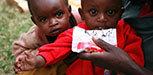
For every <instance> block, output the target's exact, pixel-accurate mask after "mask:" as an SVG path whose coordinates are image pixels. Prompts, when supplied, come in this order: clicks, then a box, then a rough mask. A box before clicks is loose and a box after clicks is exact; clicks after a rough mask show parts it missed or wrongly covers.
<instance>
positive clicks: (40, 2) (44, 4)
mask: <svg viewBox="0 0 153 75" xmlns="http://www.w3.org/2000/svg"><path fill="white" fill-rule="evenodd" d="M64 1H65V0H31V1H30V2H29V4H30V8H31V10H32V12H33V13H35V12H37V13H38V12H45V11H46V12H48V11H54V10H57V9H63V8H65V7H66V4H65V2H64Z"/></svg>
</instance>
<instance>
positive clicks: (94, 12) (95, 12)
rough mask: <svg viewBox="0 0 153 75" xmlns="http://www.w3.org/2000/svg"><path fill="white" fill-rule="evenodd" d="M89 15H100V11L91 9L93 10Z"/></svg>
mask: <svg viewBox="0 0 153 75" xmlns="http://www.w3.org/2000/svg"><path fill="white" fill-rule="evenodd" d="M89 13H90V14H91V15H96V14H97V13H98V11H97V10H96V9H91V10H90V11H89Z"/></svg>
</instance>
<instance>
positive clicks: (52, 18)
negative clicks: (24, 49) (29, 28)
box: [30, 0, 70, 36]
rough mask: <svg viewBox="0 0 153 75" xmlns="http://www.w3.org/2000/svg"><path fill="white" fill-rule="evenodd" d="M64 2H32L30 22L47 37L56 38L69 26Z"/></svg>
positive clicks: (60, 0) (36, 0)
mask: <svg viewBox="0 0 153 75" xmlns="http://www.w3.org/2000/svg"><path fill="white" fill-rule="evenodd" d="M64 1H65V0H32V1H31V3H30V4H31V12H32V20H33V21H34V22H35V24H36V25H37V26H38V27H39V28H40V30H41V31H42V32H44V33H45V34H46V35H48V36H57V35H58V34H60V33H61V32H63V31H64V30H66V29H67V28H68V27H70V25H69V16H70V12H69V9H68V6H67V5H66V4H65V2H64Z"/></svg>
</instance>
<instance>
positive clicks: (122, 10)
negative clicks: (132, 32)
mask: <svg viewBox="0 0 153 75" xmlns="http://www.w3.org/2000/svg"><path fill="white" fill-rule="evenodd" d="M124 10H125V8H124V7H122V8H121V13H120V18H119V19H121V17H122V15H123V13H124Z"/></svg>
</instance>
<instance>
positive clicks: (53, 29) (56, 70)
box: [13, 0, 77, 75]
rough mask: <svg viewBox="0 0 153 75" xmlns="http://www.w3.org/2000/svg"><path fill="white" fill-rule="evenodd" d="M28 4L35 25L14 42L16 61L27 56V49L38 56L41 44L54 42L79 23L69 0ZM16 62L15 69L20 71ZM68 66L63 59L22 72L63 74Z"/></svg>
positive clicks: (39, 0)
mask: <svg viewBox="0 0 153 75" xmlns="http://www.w3.org/2000/svg"><path fill="white" fill-rule="evenodd" d="M28 5H29V9H30V13H31V15H32V16H31V19H32V21H33V22H34V23H35V25H34V26H33V27H31V28H30V30H29V31H28V32H27V33H25V34H23V35H21V36H20V38H19V40H18V41H15V42H14V43H13V52H14V55H15V58H16V60H15V62H19V61H20V59H19V58H23V57H24V56H26V55H25V54H24V52H25V51H29V50H32V51H30V52H31V53H32V54H33V55H34V56H36V55H37V54H38V48H39V47H40V46H42V45H44V44H47V43H52V42H54V41H55V39H56V38H57V36H58V35H59V34H60V33H61V32H63V31H65V30H67V29H68V28H71V27H73V26H75V25H76V24H77V23H76V21H75V19H74V17H73V15H72V14H71V6H70V5H68V0H28ZM68 62H69V61H68ZM16 64H17V63H15V68H14V70H15V71H16V72H18V69H17V68H18V67H16ZM66 68H67V64H65V63H64V62H63V61H61V62H59V63H57V64H54V65H49V66H47V67H44V68H40V69H35V70H32V71H28V72H22V73H20V74H21V75H23V74H24V75H34V74H36V75H41V74H45V75H50V74H52V75H63V74H65V70H66Z"/></svg>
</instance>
